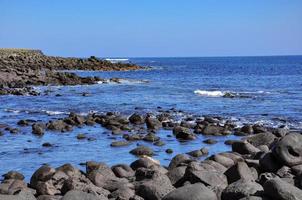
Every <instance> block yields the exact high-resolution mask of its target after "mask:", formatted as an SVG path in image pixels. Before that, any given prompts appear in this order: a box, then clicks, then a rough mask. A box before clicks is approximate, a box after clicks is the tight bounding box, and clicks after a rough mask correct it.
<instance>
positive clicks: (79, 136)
mask: <svg viewBox="0 0 302 200" xmlns="http://www.w3.org/2000/svg"><path fill="white" fill-rule="evenodd" d="M86 138H87V136H86V135H85V134H83V133H79V134H78V135H77V139H78V140H84V139H86Z"/></svg>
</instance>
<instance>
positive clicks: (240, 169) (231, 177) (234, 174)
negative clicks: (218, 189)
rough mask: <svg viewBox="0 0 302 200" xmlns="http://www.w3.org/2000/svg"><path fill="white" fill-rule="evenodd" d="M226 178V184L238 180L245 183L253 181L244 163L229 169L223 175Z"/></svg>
mask: <svg viewBox="0 0 302 200" xmlns="http://www.w3.org/2000/svg"><path fill="white" fill-rule="evenodd" d="M224 174H225V175H226V176H227V178H228V183H229V184H231V183H233V182H236V181H238V180H240V179H243V180H246V181H255V179H254V176H253V174H252V172H251V170H250V168H249V167H248V165H247V164H246V163H245V162H238V163H237V164H235V165H233V166H232V167H230V168H229V169H228V170H227V171H226V172H225V173H224Z"/></svg>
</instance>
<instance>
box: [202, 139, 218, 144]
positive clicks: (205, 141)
mask: <svg viewBox="0 0 302 200" xmlns="http://www.w3.org/2000/svg"><path fill="white" fill-rule="evenodd" d="M217 142H218V141H217V140H214V139H206V140H204V141H203V143H206V144H216V143H217Z"/></svg>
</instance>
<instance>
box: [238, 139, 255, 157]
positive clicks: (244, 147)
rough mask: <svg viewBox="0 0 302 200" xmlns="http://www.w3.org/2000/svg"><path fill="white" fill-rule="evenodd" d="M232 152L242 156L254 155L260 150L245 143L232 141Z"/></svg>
mask: <svg viewBox="0 0 302 200" xmlns="http://www.w3.org/2000/svg"><path fill="white" fill-rule="evenodd" d="M232 151H234V152H237V153H240V154H242V155H244V154H256V153H257V152H259V151H260V150H259V149H258V148H256V147H255V146H254V145H252V144H250V143H248V142H247V141H234V142H233V143H232Z"/></svg>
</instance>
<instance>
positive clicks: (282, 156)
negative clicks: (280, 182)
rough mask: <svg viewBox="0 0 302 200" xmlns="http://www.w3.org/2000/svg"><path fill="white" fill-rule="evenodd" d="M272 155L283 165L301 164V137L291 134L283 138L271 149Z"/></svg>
mask: <svg viewBox="0 0 302 200" xmlns="http://www.w3.org/2000/svg"><path fill="white" fill-rule="evenodd" d="M273 154H274V155H275V157H276V158H277V159H278V160H279V161H280V162H281V163H283V164H285V165H287V166H290V167H291V166H295V165H299V164H302V135H301V134H298V133H291V134H288V135H286V136H284V137H283V138H282V139H281V140H280V141H279V142H278V143H277V144H276V145H275V147H274V148H273Z"/></svg>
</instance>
